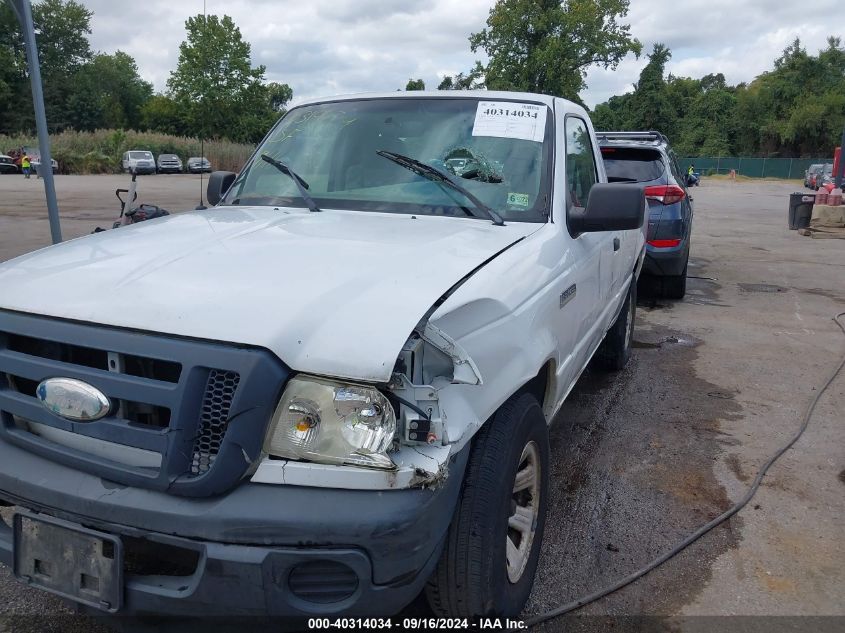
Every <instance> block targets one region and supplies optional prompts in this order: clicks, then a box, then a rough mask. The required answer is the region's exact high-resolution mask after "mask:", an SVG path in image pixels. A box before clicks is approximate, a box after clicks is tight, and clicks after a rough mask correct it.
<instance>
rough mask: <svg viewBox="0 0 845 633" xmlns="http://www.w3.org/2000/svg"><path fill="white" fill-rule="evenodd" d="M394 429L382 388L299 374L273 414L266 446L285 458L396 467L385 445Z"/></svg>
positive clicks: (291, 382) (266, 450)
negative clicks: (380, 390) (379, 389)
mask: <svg viewBox="0 0 845 633" xmlns="http://www.w3.org/2000/svg"><path fill="white" fill-rule="evenodd" d="M395 433H396V414H395V413H394V411H393V407H392V406H391V405H390V403H389V402H388V401H387V398H385V397H384V395H382V394H381V392H379V391H378V389H376V388H374V387H369V386H366V385H356V384H348V383H341V382H336V381H334V380H328V379H325V378H313V377H297V378H294V379H292V380H291V381H290V382H289V383H288V385H287V387H286V388H285V391H284V393H283V394H282V399H281V400H280V401H279V406H278V407H277V408H276V412H275V413H274V414H273V420H272V421H271V423H270V432H269V433H268V434H267V438H266V440H265V441H264V451H265V452H266V453H268V454H269V455H272V456H275V457H284V458H287V459H304V460H309V461H314V462H322V463H325V464H351V465H355V466H369V467H374V468H393V467H394V464H393V461H392V460H391V459H390V457H388V455H387V449H388V447H389V446H390V444H391V442H392V441H393V436H394V434H395Z"/></svg>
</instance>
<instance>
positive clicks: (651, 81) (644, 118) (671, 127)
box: [627, 43, 677, 138]
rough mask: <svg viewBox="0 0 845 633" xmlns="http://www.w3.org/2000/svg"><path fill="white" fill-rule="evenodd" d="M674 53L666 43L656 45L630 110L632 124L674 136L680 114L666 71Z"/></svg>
mask: <svg viewBox="0 0 845 633" xmlns="http://www.w3.org/2000/svg"><path fill="white" fill-rule="evenodd" d="M671 57H672V52H671V51H670V50H669V49H668V48H666V46H664V45H663V44H659V43H658V44H655V45H654V48H653V49H652V52H651V54H650V55H649V56H648V63H647V64H646V65H645V68H643V70H642V72H641V73H640V78H639V81H637V83H636V86H635V90H634V92H633V94H632V96H631V99H630V105H629V107H628V112H627V122H628V125H629V126H630V127H632V128H634V129H638V130H657V131H659V132H662V133H663V134H665V135H667V136H668V137H669V138H672V137H673V136H674V135H675V131H676V122H677V113H676V111H675V107H674V106H673V104H672V102H671V101H670V100H669V95H668V90H667V86H666V81H665V79H664V78H663V73H664V71H665V68H666V63H667V62H668V61H669V59H671Z"/></svg>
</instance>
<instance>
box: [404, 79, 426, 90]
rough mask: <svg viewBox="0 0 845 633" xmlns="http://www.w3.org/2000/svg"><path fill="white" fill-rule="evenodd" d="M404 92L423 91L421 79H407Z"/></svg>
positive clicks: (423, 86)
mask: <svg viewBox="0 0 845 633" xmlns="http://www.w3.org/2000/svg"><path fill="white" fill-rule="evenodd" d="M405 90H425V82H424V81H423V80H422V79H409V80H408V83H407V84H406V85H405Z"/></svg>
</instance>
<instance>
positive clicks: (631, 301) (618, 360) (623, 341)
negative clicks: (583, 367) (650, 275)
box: [596, 278, 637, 371]
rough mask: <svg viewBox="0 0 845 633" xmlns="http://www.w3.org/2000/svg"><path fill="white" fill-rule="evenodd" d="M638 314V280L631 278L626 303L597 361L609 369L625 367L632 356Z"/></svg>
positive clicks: (605, 336)
mask: <svg viewBox="0 0 845 633" xmlns="http://www.w3.org/2000/svg"><path fill="white" fill-rule="evenodd" d="M636 316H637V280H636V279H633V278H632V279H631V287H630V288H629V289H628V296H627V297H626V299H625V305H623V306H622V310H620V312H619V316H617V317H616V320H615V321H614V322H613V325H611V326H610V329H609V330H608V331H607V334H605V335H604V340H603V341H602V342H601V345H600V346H599V349H598V351H597V352H596V361H597V362H598V364H599V365H600V366H601V367H602V368H603V369H606V370H607V371H619V370H621V369H624V367H625V365H627V364H628V360H629V359H630V358H631V344H632V342H633V340H634V321H635V319H636Z"/></svg>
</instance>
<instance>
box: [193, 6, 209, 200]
mask: <svg viewBox="0 0 845 633" xmlns="http://www.w3.org/2000/svg"><path fill="white" fill-rule="evenodd" d="M205 2H206V0H202V29H203V38H202V53H203V55H202V57H203V66H204V68H203V78H204V79H205V80H206V81H204V82H203V85H202V93H203V94H202V112H203V125H202V131H201V133H200V203H199V204H198V205H197V207H196V210H197V211H204V210H205V209H207V208H208V207H207V206H205V205H204V204H203V203H202V174H203V169H204V166H203V161H204V160H205V126H206V124H207V122H208V117H207V114H208V110H207V101H206V98H205V93H206V91H207V90H208V65H207V62H208V59H206V55H205V48H206V46H207V45H208V44H207V42H206V41H205V38H206V37H207V35H208V17H207V15H206V7H205Z"/></svg>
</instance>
